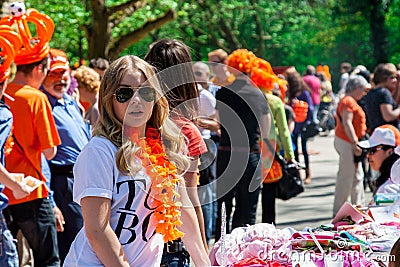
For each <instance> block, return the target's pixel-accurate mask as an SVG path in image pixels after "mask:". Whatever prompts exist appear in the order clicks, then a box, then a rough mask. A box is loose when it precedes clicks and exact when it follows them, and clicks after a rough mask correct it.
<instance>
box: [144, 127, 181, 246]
mask: <svg viewBox="0 0 400 267" xmlns="http://www.w3.org/2000/svg"><path fill="white" fill-rule="evenodd" d="M138 145H139V147H140V148H141V151H142V153H139V158H140V159H141V161H142V166H143V168H144V169H145V170H146V173H147V175H149V177H150V179H151V192H152V193H151V194H152V197H153V199H154V204H155V206H156V209H155V211H154V216H155V218H156V221H157V225H156V233H159V234H162V235H163V236H164V242H168V241H172V240H176V239H178V238H179V237H182V236H183V233H182V232H181V231H179V230H178V229H177V227H178V226H180V225H181V224H182V222H181V220H180V218H181V206H182V204H181V202H178V201H177V198H179V197H180V195H179V193H178V192H177V188H178V185H179V178H178V176H177V170H176V166H175V165H174V164H172V163H171V162H170V161H169V160H168V159H167V156H166V154H165V152H164V147H163V145H162V143H161V138H160V135H159V133H158V131H157V130H156V129H153V128H148V129H147V131H146V138H145V139H139V141H138Z"/></svg>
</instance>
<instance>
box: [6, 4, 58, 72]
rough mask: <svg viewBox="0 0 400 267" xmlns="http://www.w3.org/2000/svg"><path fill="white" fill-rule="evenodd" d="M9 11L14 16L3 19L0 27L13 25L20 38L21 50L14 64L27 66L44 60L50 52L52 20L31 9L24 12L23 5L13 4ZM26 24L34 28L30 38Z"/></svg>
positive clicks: (52, 30)
mask: <svg viewBox="0 0 400 267" xmlns="http://www.w3.org/2000/svg"><path fill="white" fill-rule="evenodd" d="M10 9H11V12H10V13H11V14H14V15H10V16H5V17H3V18H2V19H1V20H0V25H7V26H12V25H13V24H15V25H16V28H17V29H18V33H19V35H20V36H21V39H22V48H21V49H19V53H18V55H17V56H16V57H15V59H14V62H15V64H17V65H27V64H31V63H34V62H38V61H40V60H42V59H44V58H45V57H46V56H47V55H48V53H49V50H50V45H49V42H50V39H51V37H52V35H53V32H54V22H53V20H52V19H51V18H50V17H49V16H47V15H45V14H42V13H40V12H39V11H37V10H36V9H33V8H30V9H28V10H27V11H26V12H25V6H24V4H23V3H13V4H11V6H10ZM28 23H33V24H34V25H35V26H36V36H32V34H31V32H30V30H29V25H28Z"/></svg>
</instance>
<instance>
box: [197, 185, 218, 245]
mask: <svg viewBox="0 0 400 267" xmlns="http://www.w3.org/2000/svg"><path fill="white" fill-rule="evenodd" d="M214 185H215V184H214V183H210V184H207V185H204V186H203V188H202V189H203V190H202V192H201V194H199V198H200V202H201V203H205V204H202V205H201V210H202V211H203V217H204V228H205V232H206V241H207V243H209V242H210V240H211V236H212V232H213V224H214V223H215V219H216V217H214V214H215V211H214V208H215V205H214V203H215V201H213V198H214V199H215V188H214Z"/></svg>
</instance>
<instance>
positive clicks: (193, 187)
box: [183, 157, 208, 252]
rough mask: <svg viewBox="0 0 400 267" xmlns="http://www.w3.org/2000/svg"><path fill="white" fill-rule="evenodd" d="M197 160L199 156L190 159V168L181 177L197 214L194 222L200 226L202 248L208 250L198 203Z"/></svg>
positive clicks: (201, 213)
mask: <svg viewBox="0 0 400 267" xmlns="http://www.w3.org/2000/svg"><path fill="white" fill-rule="evenodd" d="M198 162H199V157H195V158H193V159H192V160H191V166H190V169H189V170H188V171H187V172H186V173H185V174H184V175H183V178H185V184H186V191H187V195H188V197H189V199H190V201H191V204H192V207H194V211H195V213H196V216H197V221H198V223H196V225H199V227H200V233H201V239H202V240H203V244H204V248H205V249H206V251H207V252H208V245H207V240H206V230H205V227H204V217H203V211H202V209H201V203H200V199H199V194H198V191H197V184H198V180H197V170H198Z"/></svg>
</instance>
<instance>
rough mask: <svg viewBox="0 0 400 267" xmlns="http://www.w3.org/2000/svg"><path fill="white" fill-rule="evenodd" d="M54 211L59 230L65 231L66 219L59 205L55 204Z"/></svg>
mask: <svg viewBox="0 0 400 267" xmlns="http://www.w3.org/2000/svg"><path fill="white" fill-rule="evenodd" d="M53 213H54V217H55V218H56V228H57V232H64V224H65V220H64V216H63V214H62V212H61V210H60V209H59V208H58V207H57V206H55V207H54V208H53Z"/></svg>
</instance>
